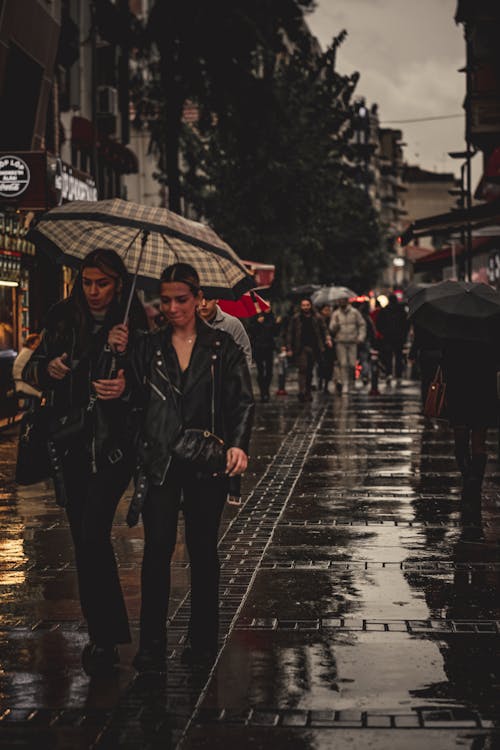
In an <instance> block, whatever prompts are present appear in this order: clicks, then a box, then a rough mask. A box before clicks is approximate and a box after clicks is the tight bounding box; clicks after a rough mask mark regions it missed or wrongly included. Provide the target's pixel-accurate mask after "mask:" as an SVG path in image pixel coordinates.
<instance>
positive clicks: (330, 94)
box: [184, 32, 383, 291]
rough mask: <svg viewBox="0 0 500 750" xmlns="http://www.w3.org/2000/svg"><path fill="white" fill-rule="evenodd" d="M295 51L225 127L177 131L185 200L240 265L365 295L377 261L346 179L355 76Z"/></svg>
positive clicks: (325, 58) (330, 59) (365, 205)
mask: <svg viewBox="0 0 500 750" xmlns="http://www.w3.org/2000/svg"><path fill="white" fill-rule="evenodd" d="M344 36H345V32H343V33H342V34H340V35H339V36H338V37H337V38H336V39H334V40H333V43H332V45H331V46H330V47H329V49H328V50H327V51H326V52H325V53H321V52H320V51H319V50H318V49H317V48H316V49H312V48H311V45H310V44H306V43H304V44H301V45H299V46H297V48H296V49H295V51H294V52H293V53H292V54H290V55H288V56H284V57H282V58H281V60H279V61H278V62H277V64H276V65H275V66H274V69H270V71H269V72H268V74H267V75H265V76H262V77H261V78H259V79H256V80H255V81H254V85H253V87H249V88H248V89H247V92H246V96H245V98H244V99H239V100H234V101H232V102H231V104H230V105H228V107H227V109H226V112H225V117H224V118H223V120H213V119H212V120H207V121H205V122H203V123H200V125H199V127H198V128H197V129H192V128H186V129H185V131H184V152H185V159H186V163H187V167H188V168H187V172H186V175H185V188H184V190H185V194H186V197H187V198H188V200H189V201H190V203H191V204H192V205H194V207H195V208H196V210H197V211H198V212H199V213H200V214H201V215H203V216H204V217H206V218H207V219H208V220H209V221H210V222H211V223H212V224H213V226H214V227H215V228H216V230H217V231H218V232H220V233H221V234H222V235H223V236H224V237H225V239H226V240H227V241H228V242H229V243H230V244H232V245H233V246H234V247H235V248H236V249H237V251H238V253H239V254H240V255H241V256H242V257H246V258H248V259H254V260H263V261H265V260H268V261H270V262H273V263H276V264H277V266H278V272H279V279H280V286H281V290H282V291H284V290H285V289H286V288H287V287H288V286H289V285H290V284H291V283H293V282H294V281H299V280H301V279H304V280H308V281H320V282H321V281H323V282H326V281H334V282H338V283H342V284H347V285H349V286H354V288H357V289H362V288H366V287H367V286H370V285H371V284H372V283H373V282H374V281H375V279H376V276H377V274H378V272H379V270H380V265H381V262H382V259H383V253H382V252H381V250H380V234H379V227H378V221H377V216H376V213H375V211H374V210H373V207H372V205H371V202H370V199H369V197H368V195H367V194H366V193H365V192H364V190H362V189H361V188H360V187H359V186H358V185H356V184H355V183H354V182H353V180H352V178H351V177H350V171H349V169H348V168H347V160H348V158H349V156H350V155H351V153H350V145H349V140H350V135H351V120H352V117H353V108H352V105H351V103H350V101H351V97H352V94H353V91H354V89H355V86H356V83H357V80H358V75H357V74H353V75H351V76H341V75H339V74H338V73H337V72H336V70H335V57H336V52H337V48H338V46H339V44H340V43H341V42H342V40H343V38H344Z"/></svg>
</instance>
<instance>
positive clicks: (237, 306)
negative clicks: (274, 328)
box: [218, 292, 271, 318]
mask: <svg viewBox="0 0 500 750" xmlns="http://www.w3.org/2000/svg"><path fill="white" fill-rule="evenodd" d="M218 305H219V307H220V309H221V310H223V311H224V312H226V313H229V315H234V317H235V318H252V317H253V316H254V315H258V314H259V313H262V312H267V311H268V310H270V309H271V305H270V304H269V302H266V300H265V299H262V297H261V296H260V295H258V294H257V293H256V292H247V293H246V294H244V295H243V296H242V297H240V298H239V299H238V300H236V302H234V301H233V300H228V299H221V300H219V302H218Z"/></svg>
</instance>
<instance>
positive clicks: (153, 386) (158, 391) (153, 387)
mask: <svg viewBox="0 0 500 750" xmlns="http://www.w3.org/2000/svg"><path fill="white" fill-rule="evenodd" d="M148 383H149V385H150V386H151V388H152V389H153V391H154V392H155V393H156V395H157V396H159V397H160V398H161V400H162V401H166V400H167V397H166V396H165V394H164V393H162V392H161V391H160V389H159V388H158V386H156V385H155V384H154V383H153V382H152V381H151V380H149V379H148Z"/></svg>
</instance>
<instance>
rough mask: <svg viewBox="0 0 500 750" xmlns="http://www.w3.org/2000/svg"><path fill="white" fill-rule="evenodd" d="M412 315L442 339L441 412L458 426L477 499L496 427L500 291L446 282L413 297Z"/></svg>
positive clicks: (460, 460)
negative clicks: (491, 429)
mask: <svg viewBox="0 0 500 750" xmlns="http://www.w3.org/2000/svg"><path fill="white" fill-rule="evenodd" d="M410 316H411V317H412V319H413V321H414V322H415V323H417V324H418V325H420V326H422V328H424V329H425V330H426V331H429V332H430V333H431V334H433V336H434V337H436V338H437V339H439V340H440V341H441V342H442V343H441V349H442V371H443V380H444V382H445V384H446V405H445V414H443V416H446V417H447V418H448V420H449V422H450V426H451V427H452V428H453V431H454V437H455V456H456V459H457V464H458V467H459V469H460V472H461V474H462V477H463V490H464V491H463V498H464V500H472V501H478V500H480V498H481V487H482V483H483V477H484V471H485V467H486V461H487V455H486V434H487V430H488V427H497V426H498V400H497V385H496V373H497V369H498V361H499V348H498V341H499V336H500V294H499V293H498V292H497V291H495V290H494V289H492V288H491V287H490V286H488V285H487V284H476V283H469V282H459V281H443V282H441V283H438V284H433V285H431V286H430V287H427V288H422V289H420V290H418V291H417V292H416V293H415V294H414V295H413V296H412V297H411V299H410Z"/></svg>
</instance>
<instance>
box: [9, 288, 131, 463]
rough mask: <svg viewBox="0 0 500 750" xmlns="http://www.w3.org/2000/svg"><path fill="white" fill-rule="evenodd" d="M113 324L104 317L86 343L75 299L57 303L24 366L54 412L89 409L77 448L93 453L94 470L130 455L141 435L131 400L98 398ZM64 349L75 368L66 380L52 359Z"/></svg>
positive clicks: (62, 413)
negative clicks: (54, 371)
mask: <svg viewBox="0 0 500 750" xmlns="http://www.w3.org/2000/svg"><path fill="white" fill-rule="evenodd" d="M111 325H112V322H111V321H109V322H105V323H104V325H103V326H102V327H101V328H100V330H99V331H98V332H97V333H94V334H92V335H90V336H89V340H88V341H87V342H86V343H84V344H82V342H81V341H80V340H79V333H78V330H77V327H76V324H75V314H74V308H73V305H72V301H71V299H67V300H63V301H62V302H59V303H57V304H56V305H54V307H53V308H52V309H51V310H50V311H49V313H48V315H47V321H46V327H45V329H44V332H43V335H42V340H41V342H40V344H39V346H38V347H37V349H36V350H35V351H34V352H33V355H32V357H31V358H30V360H29V361H28V363H27V365H26V367H25V368H24V370H23V379H24V380H26V382H27V383H30V384H31V385H33V386H35V387H36V388H39V389H40V390H42V391H44V393H45V395H46V397H47V399H48V402H49V404H50V405H51V407H52V409H51V411H52V412H53V413H54V415H57V416H65V415H72V414H73V415H74V414H75V413H76V412H80V411H81V412H83V413H84V414H85V429H83V430H82V431H81V433H78V434H77V435H76V437H75V440H76V443H77V446H78V448H77V449H78V450H81V451H82V452H84V453H85V454H86V455H87V457H88V460H89V470H90V467H91V465H92V470H93V471H95V470H96V469H98V468H99V467H100V466H102V465H104V464H105V465H107V463H108V461H111V462H112V463H115V462H116V461H118V460H121V459H122V458H124V457H128V456H130V455H131V453H132V452H133V451H134V444H135V442H136V439H137V419H138V418H137V416H136V415H135V414H134V413H133V409H132V406H131V404H130V403H127V402H126V401H125V400H123V399H115V400H111V401H101V400H96V401H94V398H95V394H94V391H93V388H92V380H94V379H95V378H97V377H100V378H102V377H109V375H108V374H107V373H106V369H108V367H109V365H110V364H111V355H109V356H108V355H107V353H106V351H105V349H106V342H107V336H108V330H109V328H110V327H111ZM64 352H66V353H67V355H68V358H67V360H66V364H67V365H68V366H69V367H70V368H71V371H70V372H69V373H68V374H67V375H66V377H64V378H63V379H62V380H55V379H53V378H51V377H50V375H49V374H48V371H47V368H48V364H49V362H50V361H51V360H52V359H54V357H59V356H60V355H61V354H63V353H64ZM116 367H117V368H119V367H125V359H124V358H123V359H121V358H120V357H118V358H117V361H116ZM91 401H92V409H91V410H89V405H90V404H91ZM127 460H129V461H130V458H127ZM123 463H125V461H124V462H123Z"/></svg>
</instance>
